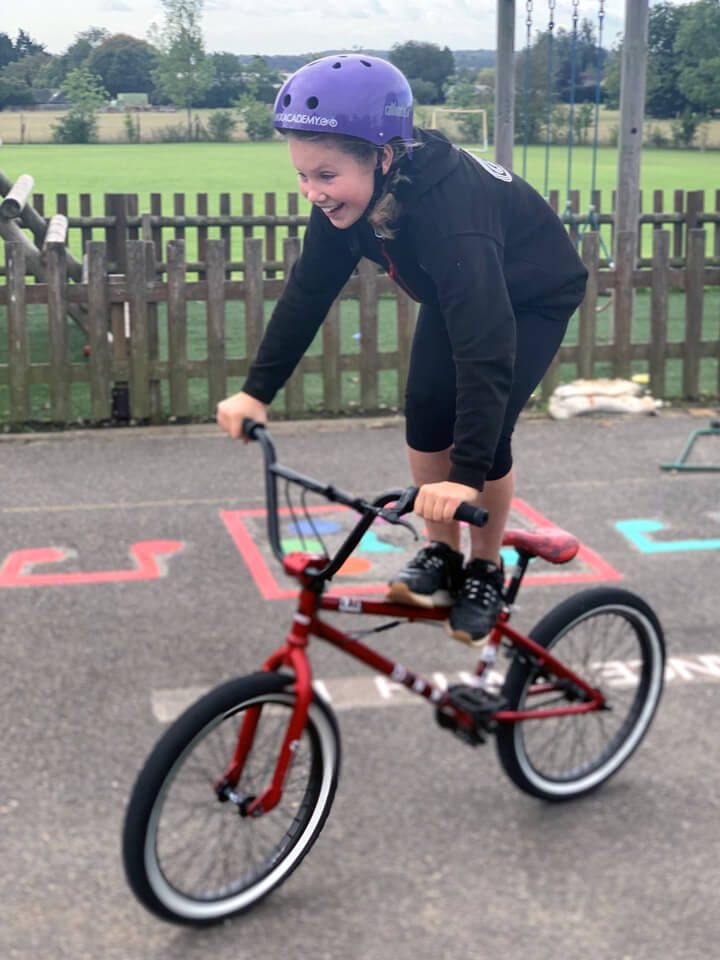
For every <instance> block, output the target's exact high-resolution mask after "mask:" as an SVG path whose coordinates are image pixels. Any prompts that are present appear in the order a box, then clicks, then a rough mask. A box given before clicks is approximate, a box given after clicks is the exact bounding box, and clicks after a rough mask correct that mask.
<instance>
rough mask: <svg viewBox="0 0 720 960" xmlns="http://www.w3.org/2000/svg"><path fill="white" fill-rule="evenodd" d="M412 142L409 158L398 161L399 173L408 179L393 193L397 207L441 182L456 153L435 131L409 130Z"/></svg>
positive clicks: (457, 157)
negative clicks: (396, 199) (397, 202)
mask: <svg viewBox="0 0 720 960" xmlns="http://www.w3.org/2000/svg"><path fill="white" fill-rule="evenodd" d="M413 135H414V138H415V142H416V143H418V144H420V146H418V147H415V148H413V152H412V155H411V156H409V157H405V158H404V159H403V161H402V166H401V170H402V173H403V175H404V176H405V177H407V178H408V180H404V181H401V183H400V184H398V186H397V188H396V190H395V192H396V195H397V198H398V200H399V201H400V203H401V204H403V205H404V204H405V203H409V202H412V201H413V200H416V199H417V198H418V197H420V196H422V194H423V193H425V192H426V191H427V190H429V189H430V188H431V187H434V186H435V185H436V184H437V183H439V182H440V181H441V180H444V179H445V177H447V176H448V175H449V174H451V173H452V172H453V170H455V169H456V167H457V165H458V163H459V162H460V153H459V151H458V149H457V147H455V146H454V145H453V144H452V143H450V141H449V140H448V139H447V137H446V136H445V135H444V134H442V133H440V132H439V131H438V130H422V129H420V128H419V127H415V128H414V130H413Z"/></svg>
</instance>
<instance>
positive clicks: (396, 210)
mask: <svg viewBox="0 0 720 960" xmlns="http://www.w3.org/2000/svg"><path fill="white" fill-rule="evenodd" d="M281 133H284V134H285V135H286V136H288V137H291V138H294V139H297V140H309V141H311V142H313V143H327V144H329V145H330V146H332V147H336V148H337V149H338V150H341V151H342V152H343V153H347V154H349V156H351V157H354V158H355V159H356V160H358V161H359V162H360V163H365V164H368V165H370V166H373V167H374V166H376V165H377V163H378V159H379V156H380V154H381V153H382V150H383V148H382V147H376V146H375V144H374V143H370V142H369V141H368V140H361V139H360V138H359V137H350V136H348V135H347V134H343V133H315V132H314V131H312V130H282V131H281ZM389 145H390V147H392V152H393V159H392V162H391V165H390V169H389V171H388V173H387V176H386V177H385V182H384V184H383V188H382V193H381V194H380V196H379V197H378V199H377V200H376V202H375V204H374V205H373V208H372V210H371V211H370V212H369V213H368V216H367V219H368V223H369V224H370V226H371V227H372V228H373V230H374V231H375V233H376V234H377V235H378V236H379V237H383V238H384V239H386V240H392V239H393V237H394V236H395V231H394V230H393V227H392V225H393V224H394V223H396V222H397V220H398V219H399V217H400V213H401V209H402V208H401V206H400V203H399V201H398V199H397V197H396V196H395V189H396V188H397V186H398V184H399V183H402V182H403V181H408V182H409V180H410V178H409V177H407V176H405V174H404V173H403V172H402V171H401V160H403V159H404V158H405V157H407V156H409V154H410V153H411V151H412V150H413V149H417V148H418V147H420V146H422V145H421V144H420V143H416V142H415V141H413V142H411V143H409V142H406V141H404V140H391V141H390V144H389Z"/></svg>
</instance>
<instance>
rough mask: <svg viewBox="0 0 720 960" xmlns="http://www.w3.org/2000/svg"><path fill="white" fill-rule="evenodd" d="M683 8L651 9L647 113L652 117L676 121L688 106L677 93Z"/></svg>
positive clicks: (671, 5) (678, 92)
mask: <svg viewBox="0 0 720 960" xmlns="http://www.w3.org/2000/svg"><path fill="white" fill-rule="evenodd" d="M684 14H685V10H684V8H683V7H679V6H676V5H675V4H672V3H667V2H666V3H660V4H658V5H657V6H655V7H651V8H650V20H649V27H648V67H647V83H646V86H647V94H646V98H645V109H646V111H647V113H648V116H651V117H676V116H678V114H680V113H682V111H683V110H685V109H686V108H687V106H688V101H687V98H686V97H685V96H683V94H682V93H681V92H680V90H679V89H678V73H679V68H680V65H679V63H678V60H677V56H676V53H675V41H676V39H677V34H678V28H679V27H680V23H681V21H682V18H683V16H684Z"/></svg>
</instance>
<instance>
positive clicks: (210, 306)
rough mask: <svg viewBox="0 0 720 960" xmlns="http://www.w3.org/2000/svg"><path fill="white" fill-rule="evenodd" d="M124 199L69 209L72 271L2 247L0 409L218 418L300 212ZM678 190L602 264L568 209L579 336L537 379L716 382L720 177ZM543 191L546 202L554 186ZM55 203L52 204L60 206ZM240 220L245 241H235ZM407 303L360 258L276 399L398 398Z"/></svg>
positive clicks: (601, 254)
mask: <svg viewBox="0 0 720 960" xmlns="http://www.w3.org/2000/svg"><path fill="white" fill-rule="evenodd" d="M679 193H680V192H679V191H678V194H679ZM120 196H121V195H117V196H110V197H108V198H106V215H105V216H104V217H103V218H100V221H101V222H97V218H92V217H90V213H89V206H88V205H86V208H87V209H86V212H85V213H84V214H83V216H81V217H80V218H74V217H72V216H67V229H68V234H69V235H70V244H71V245H72V242H73V240H72V235H73V231H75V240H76V248H77V250H78V255H80V253H82V261H83V267H82V275H81V276H80V279H79V280H78V279H74V278H76V277H77V276H78V274H77V270H76V265H77V261H76V260H75V259H74V257H73V255H72V254H71V252H70V251H69V250H68V247H67V246H65V244H64V243H63V242H61V241H58V240H53V239H47V238H46V240H47V242H45V244H44V248H43V252H42V263H43V280H42V282H39V281H37V279H33V278H31V277H29V276H28V275H27V269H28V264H27V257H28V248H27V244H24V243H22V242H19V241H17V240H13V241H11V242H7V243H6V244H5V264H4V276H5V282H4V284H2V285H0V329H1V328H2V323H3V317H4V318H5V323H6V326H7V338H6V344H7V347H6V350H4V346H5V345H4V344H3V343H2V342H0V422H4V423H6V424H9V425H21V424H26V423H28V422H31V421H38V420H40V421H46V422H49V423H57V424H66V423H68V422H69V421H70V420H77V419H84V420H88V421H92V422H98V423H102V422H107V421H110V420H112V419H123V418H125V417H129V418H131V419H132V420H135V421H141V422H146V421H149V422H160V421H163V420H168V419H179V420H184V419H187V418H191V417H212V416H213V415H214V410H215V406H216V404H217V402H218V400H220V399H221V398H222V397H223V396H225V395H226V394H227V393H228V392H229V391H230V390H231V389H233V388H236V387H235V383H238V384H239V383H240V382H241V378H242V377H243V376H244V375H245V374H246V372H247V369H248V363H249V358H252V357H253V356H254V355H255V352H256V350H257V346H258V344H259V342H260V338H261V336H262V332H263V329H264V324H265V319H266V316H267V314H268V313H269V310H270V307H271V304H272V302H273V301H274V300H276V299H277V297H278V296H279V295H280V293H281V291H282V288H283V285H284V282H285V279H284V278H285V277H286V276H287V275H288V272H289V270H290V268H291V265H292V263H293V262H294V260H295V258H296V257H297V256H298V254H299V250H300V232H301V228H302V226H303V223H304V222H305V218H303V217H300V216H299V215H298V214H297V212H296V200H297V197H296V195H291V197H295V201H293V203H290V204H289V209H292V210H293V211H294V212H292V213H289V214H288V215H287V216H285V215H282V216H278V215H277V214H276V213H275V212H274V211H275V209H276V207H277V204H276V202H275V198H274V195H268V197H269V196H273V200H272V202H271V201H270V200H269V199H268V197H266V199H265V208H266V209H265V212H264V213H263V214H262V215H260V216H255V215H254V213H252V202H251V201H252V198H251V197H249V196H248V198H247V199H246V201H245V202H244V207H245V214H244V217H241V218H238V219H237V222H236V218H234V217H233V216H232V215H231V214H230V213H229V212H228V211H229V201H228V203H226V207H227V209H226V211H225V212H224V213H222V214H220V215H218V216H210V215H207V214H206V215H200V214H198V215H197V216H196V217H187V216H185V215H184V214H181V213H180V212H179V208H180V206H184V201H183V204H180V203H179V202H177V198H176V203H175V205H174V206H175V210H174V212H173V215H172V216H168V217H166V216H165V215H164V214H163V213H162V205H161V203H160V200H159V195H154V196H156V197H158V199H157V201H156V202H154V203H153V204H151V213H150V214H144V215H142V216H140V215H139V214H137V213H136V212H133V207H134V202H133V200H132V198H128V197H126V196H124V195H122V196H121V199H119V197H120ZM683 198H684V199H683V203H682V206H683V209H682V210H679V209H676V210H673V211H662V210H655V211H654V212H653V213H648V214H643V215H642V217H641V220H642V221H643V222H644V223H646V224H647V225H648V226H649V227H650V228H651V236H649V237H648V238H647V239H646V240H645V241H643V246H644V247H645V246H648V245H650V249H649V250H646V251H645V252H646V254H647V255H646V256H644V257H638V249H637V248H636V247H635V246H634V244H635V243H636V242H637V240H636V239H635V238H634V236H633V235H632V234H627V235H620V236H617V237H616V238H614V240H615V246H614V249H615V251H616V256H615V262H613V263H611V262H610V261H609V258H608V256H607V255H606V253H607V247H606V244H605V243H604V242H603V241H602V234H601V233H599V232H597V231H582V229H581V227H580V224H579V220H578V217H579V215H578V217H576V218H575V219H574V220H573V219H572V217H571V216H570V214H571V213H572V209H570V210H569V211H568V215H567V216H566V220H567V222H568V227H569V229H570V231H571V232H573V231H576V235H577V239H578V241H579V247H580V251H581V255H582V258H583V261H584V262H585V264H586V266H587V267H588V271H589V283H588V288H587V293H586V296H585V300H584V302H583V304H582V305H581V307H580V309H579V311H578V315H577V322H576V326H575V327H574V332H573V337H572V339H569V340H568V341H566V343H565V344H564V345H563V346H562V348H561V350H560V352H559V354H558V356H557V358H556V360H555V362H554V363H553V366H552V367H551V369H550V371H549V372H548V374H547V376H546V378H545V380H544V381H543V384H542V388H541V389H542V393H543V395H544V396H546V397H547V396H548V395H549V394H550V392H551V391H552V390H553V389H554V387H555V386H556V385H557V383H558V382H559V378H560V375H561V368H562V374H563V378H568V377H592V376H598V375H600V374H599V372H598V371H602V374H603V375H612V376H622V377H627V376H630V375H631V374H632V373H634V372H637V371H638V370H639V369H642V370H644V371H646V372H647V374H648V377H649V388H650V390H651V392H652V393H653V394H654V395H655V396H658V397H664V396H666V395H667V389H668V364H669V363H673V364H674V365H675V367H678V366H679V367H680V376H679V379H680V386H679V390H676V393H678V392H679V394H680V395H681V396H682V397H684V398H687V399H693V398H697V397H699V396H700V395H701V394H702V395H708V396H712V397H717V396H718V395H720V322H718V321H720V290H718V288H720V191H718V192H717V194H716V197H715V205H716V211H715V212H706V211H704V209H703V198H702V195H695V194H685V195H683ZM551 201H552V202H553V203H555V205H556V207H557V202H558V198H557V196H555V197H552V198H551ZM35 202H36V203H37V198H36V201H35ZM577 205H578V209H579V200H578V201H577ZM659 205H660V204H659V203H657V202H656V203H655V206H659ZM680 205H681V204H680V201H679V200H678V199H677V196H676V201H675V206H676V207H679V206H680ZM63 206H64V207H65V210H66V209H67V205H66V204H65V205H63V204H61V203H58V208H59V212H60V213H63ZM201 206H202V205H201ZM597 206H598V209H599V207H600V204H599V200H598V205H597ZM35 209H36V211H38V212H39V211H42V210H43V209H44V205H43V204H39V205H38V206H37V207H36V208H35ZM153 209H154V212H152V211H153ZM271 210H272V211H273V212H270V211H271ZM560 212H562V211H560ZM598 218H599V224H600V225H601V227H602V226H604V225H605V224H608V226H609V227H610V226H612V224H611V223H610V222H609V221H608V219H607V215H605V214H602V212H600V213H598ZM665 227H669V229H665ZM238 229H240V232H241V233H242V240H241V241H240V238H239V237H238V238H237V240H236V239H234V237H233V231H234V233H235V234H237V233H238ZM98 230H99V231H101V232H100V234H99V235H100V236H102V238H103V239H101V240H100V239H96V238H95V232H96V231H98ZM210 230H215V231H217V232H218V233H219V236H217V237H211V236H210V234H209V231H210ZM78 231H80V233H78ZM256 231H261V232H262V236H256V235H254V234H255V232H256ZM168 234H170V237H168ZM78 240H79V241H81V248H80V246H78V243H77V241H78ZM278 247H281V251H282V256H281V258H279V257H278ZM190 248H192V251H193V256H192V257H188V251H189V249H190ZM638 290H647V291H648V292H649V296H648V297H647V304H648V310H647V313H648V318H647V329H646V330H644V331H639V330H638V317H637V311H636V310H635V309H634V307H635V306H636V303H635V298H634V292H636V291H638ZM708 304H711V305H712V312H711V314H710V313H708V310H707V305H708ZM678 308H679V309H680V310H681V312H682V316H681V317H680V318H678V317H677V313H678ZM415 309H416V305H415V304H414V303H413V302H412V301H411V300H410V299H409V298H408V297H407V296H406V295H405V294H404V293H403V292H402V291H401V290H399V289H398V288H397V287H396V286H395V284H394V283H392V281H391V280H390V279H389V278H388V277H387V276H385V275H384V274H381V273H379V272H378V268H377V267H376V266H375V265H374V264H371V263H369V262H367V261H362V262H361V264H360V266H359V269H358V271H357V273H356V275H355V276H353V277H352V278H351V279H350V280H349V282H348V283H347V285H346V287H345V288H344V289H343V291H342V293H341V295H340V296H339V297H338V300H337V301H336V303H335V304H334V305H333V307H332V309H331V311H330V314H329V317H328V319H327V321H326V322H325V323H324V324H323V326H322V327H321V331H320V333H319V334H318V337H317V340H316V343H315V344H314V345H313V348H311V350H310V351H309V353H308V355H306V356H305V357H304V358H303V360H302V362H301V364H300V366H299V367H298V369H297V370H296V372H295V374H294V375H293V377H292V378H291V379H290V381H289V382H288V384H287V385H286V387H285V389H284V391H283V393H282V395H281V397H280V399H279V409H281V410H282V411H283V412H284V414H285V415H287V416H289V417H297V416H302V415H303V414H306V413H307V412H308V411H309V410H321V411H323V412H327V413H329V414H338V413H342V412H347V411H348V410H363V411H367V412H378V411H379V410H382V409H387V408H388V407H390V408H401V407H402V406H403V386H404V383H405V379H406V373H407V368H408V362H409V353H410V343H411V339H412V331H413V328H414V321H415ZM78 313H79V314H81V315H82V317H83V326H84V331H85V332H84V333H82V334H81V333H80V331H79V330H78V329H77V328H74V327H72V326H71V324H69V323H68V314H71V315H73V316H75V315H78ZM83 347H85V352H83ZM708 370H710V376H709V378H708ZM38 396H40V397H41V401H42V402H40V401H38ZM125 401H126V402H127V410H126V411H124V407H123V404H124V403H125Z"/></svg>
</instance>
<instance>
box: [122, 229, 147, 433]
mask: <svg viewBox="0 0 720 960" xmlns="http://www.w3.org/2000/svg"><path fill="white" fill-rule="evenodd" d="M126 276H127V298H128V304H129V308H130V351H129V354H130V356H129V359H130V376H129V383H130V416H131V417H132V419H133V420H147V419H148V418H149V416H150V363H149V355H148V347H149V338H148V309H147V307H148V305H147V298H146V290H145V276H146V265H145V243H144V241H142V240H130V241H128V245H127V275H126Z"/></svg>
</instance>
